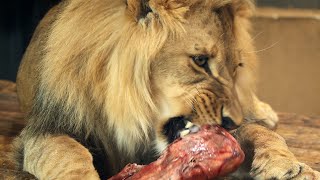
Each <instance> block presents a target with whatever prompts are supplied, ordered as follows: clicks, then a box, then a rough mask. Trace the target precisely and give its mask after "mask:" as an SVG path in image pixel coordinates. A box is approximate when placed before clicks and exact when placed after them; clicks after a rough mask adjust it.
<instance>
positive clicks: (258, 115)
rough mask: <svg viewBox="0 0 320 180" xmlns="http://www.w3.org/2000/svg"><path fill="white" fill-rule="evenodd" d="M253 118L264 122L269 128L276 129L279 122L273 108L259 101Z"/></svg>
mask: <svg viewBox="0 0 320 180" xmlns="http://www.w3.org/2000/svg"><path fill="white" fill-rule="evenodd" d="M253 116H254V117H253V119H257V120H260V121H262V123H263V124H264V125H265V126H266V127H268V128H275V127H276V125H277V123H278V121H279V118H278V115H277V113H276V112H274V110H273V109H272V108H271V106H270V105H269V104H267V103H264V102H262V101H259V100H258V101H257V102H256V103H255V112H254V115H253Z"/></svg>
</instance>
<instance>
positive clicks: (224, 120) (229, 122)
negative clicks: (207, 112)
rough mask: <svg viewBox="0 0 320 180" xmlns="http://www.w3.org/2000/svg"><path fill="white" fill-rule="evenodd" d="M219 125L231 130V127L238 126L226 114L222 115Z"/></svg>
mask: <svg viewBox="0 0 320 180" xmlns="http://www.w3.org/2000/svg"><path fill="white" fill-rule="evenodd" d="M221 126H222V127H223V128H225V129H227V130H233V129H236V128H238V127H239V126H238V125H236V124H235V123H234V121H233V120H232V119H231V118H230V117H228V116H226V117H222V124H221Z"/></svg>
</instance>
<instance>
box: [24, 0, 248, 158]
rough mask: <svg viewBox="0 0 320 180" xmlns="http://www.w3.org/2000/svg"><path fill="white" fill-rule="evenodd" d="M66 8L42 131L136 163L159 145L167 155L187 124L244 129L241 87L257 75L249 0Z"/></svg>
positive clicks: (132, 0)
mask: <svg viewBox="0 0 320 180" xmlns="http://www.w3.org/2000/svg"><path fill="white" fill-rule="evenodd" d="M60 8H61V10H59V11H58V14H57V15H56V16H54V21H53V23H52V25H51V26H50V30H49V31H48V33H47V35H46V36H45V38H46V45H45V48H44V49H43V51H41V58H42V60H41V62H40V65H39V66H38V68H37V70H38V71H39V78H38V79H39V82H37V83H36V84H37V88H36V94H35V103H34V104H35V105H34V106H33V110H32V111H31V116H32V114H33V115H35V116H37V117H42V120H41V122H40V121H39V122H35V123H34V124H33V125H32V126H33V127H32V126H30V127H32V128H33V131H34V132H36V131H46V128H47V129H48V128H50V129H48V130H47V131H50V132H52V131H54V132H53V133H60V132H61V131H62V132H64V131H68V132H69V131H70V134H72V135H77V134H84V135H85V136H90V135H92V134H93V136H95V137H96V139H99V140H100V141H101V142H103V143H105V144H104V145H105V147H106V149H107V151H108V150H109V149H112V148H113V147H111V148H110V147H109V146H110V141H109V140H110V139H111V140H112V141H113V142H115V143H116V145H117V147H118V148H119V149H120V150H122V152H123V151H124V152H126V153H128V154H131V155H132V154H134V153H135V152H136V149H137V148H139V147H143V145H149V144H152V142H156V146H157V148H158V149H159V150H160V151H161V150H162V149H163V148H164V147H165V145H167V144H168V143H169V142H170V141H172V140H173V139H174V137H175V133H176V132H175V131H180V130H181V129H183V128H184V126H186V125H187V123H188V122H187V121H191V122H193V123H194V124H198V125H201V124H219V125H222V126H224V127H226V128H233V127H234V126H237V125H239V124H240V123H241V121H242V119H243V117H242V109H241V106H240V104H241V103H239V100H241V101H245V99H246V98H244V94H240V93H239V88H248V89H250V88H251V87H248V86H251V84H250V83H247V81H249V80H248V79H247V78H249V77H250V76H249V75H246V74H250V73H251V72H252V69H253V68H254V63H253V59H254V54H250V51H252V46H251V40H250V36H249V34H248V24H247V23H248V22H247V16H248V14H250V12H251V8H252V2H251V1H250V0H127V1H124V0H117V1H115V0H92V1H81V0H77V1H64V2H63V4H62V5H61V6H60ZM39 43H41V42H40V41H39ZM247 52H249V53H247ZM250 78H251V77H250ZM250 82H251V80H250ZM52 118H55V120H54V121H53V120H52ZM46 121H47V122H48V124H50V123H51V127H49V126H48V127H46V126H43V124H44V122H46ZM52 126H53V127H52ZM56 131H57V132H56ZM145 147H149V146H145Z"/></svg>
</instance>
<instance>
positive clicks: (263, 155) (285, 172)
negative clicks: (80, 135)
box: [235, 123, 320, 179]
mask: <svg viewBox="0 0 320 180" xmlns="http://www.w3.org/2000/svg"><path fill="white" fill-rule="evenodd" d="M235 137H236V138H237V140H238V141H239V143H240V144H241V146H242V148H243V149H244V151H245V153H246V156H247V158H246V161H250V162H247V164H249V165H250V164H251V167H250V175H251V176H252V177H254V178H255V179H318V178H320V174H319V172H316V171H314V170H312V169H311V168H310V167H309V166H307V165H306V164H303V163H300V162H298V160H297V159H296V158H295V156H294V155H293V153H291V152H290V150H289V148H288V146H287V144H286V142H285V140H284V139H283V138H282V137H281V136H279V135H278V134H277V133H275V132H274V131H271V130H269V129H267V128H265V127H263V126H260V125H258V124H254V123H248V124H244V125H243V126H241V127H240V128H239V129H237V131H236V133H235ZM250 156H251V157H250Z"/></svg>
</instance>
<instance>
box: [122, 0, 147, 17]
mask: <svg viewBox="0 0 320 180" xmlns="http://www.w3.org/2000/svg"><path fill="white" fill-rule="evenodd" d="M126 3H127V8H128V11H129V12H130V14H131V15H132V16H133V17H134V18H136V19H137V20H139V19H141V18H144V17H146V16H147V14H148V13H150V12H152V10H151V8H150V6H149V0H126Z"/></svg>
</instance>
